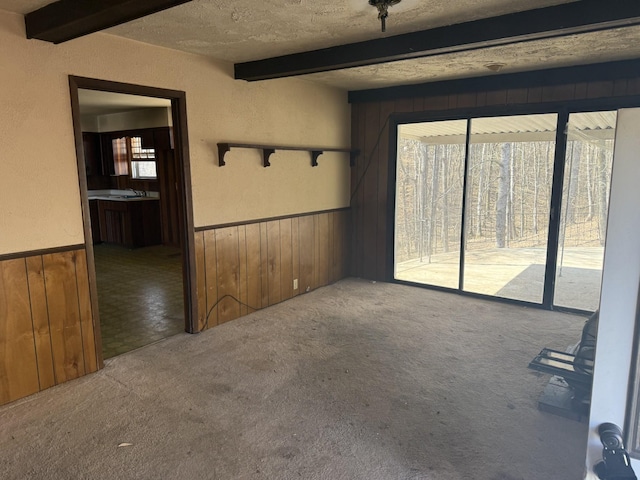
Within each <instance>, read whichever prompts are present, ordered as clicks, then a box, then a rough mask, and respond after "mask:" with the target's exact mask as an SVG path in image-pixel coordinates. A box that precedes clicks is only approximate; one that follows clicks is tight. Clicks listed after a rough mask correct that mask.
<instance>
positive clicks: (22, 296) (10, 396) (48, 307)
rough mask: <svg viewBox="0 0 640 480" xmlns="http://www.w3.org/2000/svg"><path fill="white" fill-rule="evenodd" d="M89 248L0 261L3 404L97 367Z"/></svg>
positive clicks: (0, 391) (0, 394)
mask: <svg viewBox="0 0 640 480" xmlns="http://www.w3.org/2000/svg"><path fill="white" fill-rule="evenodd" d="M97 348H99V346H98V345H96V332H95V329H94V323H93V314H92V310H91V299H90V292H89V274H88V270H87V257H86V252H85V250H84V249H73V250H65V251H59V252H58V251H55V252H51V253H31V254H25V256H24V257H23V258H17V259H11V260H4V261H0V404H4V403H7V402H11V401H13V400H16V399H18V398H22V397H24V396H27V395H30V394H32V393H35V392H37V391H39V390H43V389H46V388H49V387H52V386H54V385H57V384H60V383H63V382H65V381H67V380H71V379H74V378H77V377H79V376H81V375H85V374H87V373H90V372H95V371H96V370H97V369H98V366H99V365H98V355H97Z"/></svg>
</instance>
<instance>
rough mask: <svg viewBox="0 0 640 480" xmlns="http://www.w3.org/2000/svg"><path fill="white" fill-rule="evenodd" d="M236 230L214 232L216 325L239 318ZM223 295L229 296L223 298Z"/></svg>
mask: <svg viewBox="0 0 640 480" xmlns="http://www.w3.org/2000/svg"><path fill="white" fill-rule="evenodd" d="M238 228H239V227H227V228H221V229H219V230H216V250H217V256H216V259H217V262H218V266H217V274H218V299H219V302H220V303H219V304H218V324H221V323H224V322H228V321H230V320H235V319H236V318H238V317H239V316H240V304H239V303H238V300H239V299H240V259H239V248H238ZM225 295H229V296H228V297H226V298H224V297H225Z"/></svg>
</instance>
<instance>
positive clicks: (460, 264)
mask: <svg viewBox="0 0 640 480" xmlns="http://www.w3.org/2000/svg"><path fill="white" fill-rule="evenodd" d="M559 118H560V116H559V115H558V114H557V113H549V114H532V115H511V116H500V117H482V118H469V119H460V120H446V121H433V122H423V123H409V124H402V125H399V126H398V131H397V133H398V144H397V162H396V192H395V193H396V203H395V205H396V207H395V224H394V236H395V238H394V247H395V249H394V260H395V263H394V268H395V271H394V274H395V278H396V279H398V280H402V281H407V282H412V283H419V284H425V285H431V286H437V287H444V288H450V289H458V290H461V291H466V292H472V293H478V294H483V295H490V296H496V297H501V298H507V299H512V300H518V301H524V302H530V303H537V304H542V303H543V301H544V303H545V305H546V306H551V305H558V306H562V307H569V308H575V309H581V310H594V309H595V308H597V303H598V299H599V292H600V276H601V269H602V258H603V248H604V247H603V245H604V235H605V228H606V211H607V206H608V194H609V192H608V189H609V181H610V176H611V159H612V150H613V138H614V132H615V118H616V114H615V112H589V113H575V114H571V115H570V116H569V124H568V126H567V128H566V131H567V134H568V136H567V142H566V148H563V147H564V143H563V144H562V145H560V148H557V146H556V137H557V130H558V123H559ZM563 118H565V119H566V118H567V116H566V115H565V116H564V117H563ZM564 130H565V129H564V126H563V131H564ZM565 150H566V151H565ZM556 155H562V156H563V157H564V163H565V167H564V169H562V168H556V169H555V170H556V173H555V177H554V162H555V163H556V164H557V161H556V160H555V158H556ZM561 158H562V157H561ZM560 165H561V164H560ZM554 182H555V183H554ZM561 184H562V186H563V190H562V205H558V207H559V208H558V210H560V212H561V213H560V215H559V216H558V215H551V203H552V201H551V200H552V192H553V186H554V185H557V189H556V192H558V193H556V196H557V197H558V203H559V200H560V196H559V193H560V185H561ZM560 207H561V208H560ZM550 241H551V242H552V244H551V246H552V247H553V248H552V249H551V250H549V247H550V245H549V242H550ZM556 250H557V252H558V255H557V258H554V259H553V260H552V262H555V263H552V264H551V266H550V265H548V264H547V262H548V261H549V259H550V257H553V256H554V254H555V251H556ZM549 251H550V252H552V253H551V254H549ZM554 273H555V275H554ZM548 277H551V278H548ZM554 297H555V300H554Z"/></svg>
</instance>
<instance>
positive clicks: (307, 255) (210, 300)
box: [195, 210, 351, 330]
mask: <svg viewBox="0 0 640 480" xmlns="http://www.w3.org/2000/svg"><path fill="white" fill-rule="evenodd" d="M350 219H351V214H350V212H349V211H348V210H339V211H330V212H322V213H314V214H309V215H302V216H295V217H291V218H280V219H278V220H269V221H264V222H253V223H248V224H246V225H236V226H232V227H220V228H213V229H211V230H205V231H203V232H196V243H195V246H196V259H197V262H198V264H199V265H197V271H198V272H200V273H198V286H197V291H198V296H199V297H200V296H205V297H206V305H207V306H206V308H207V309H209V310H211V309H212V306H213V305H216V303H217V302H219V303H218V307H217V308H214V309H213V310H212V313H211V315H210V318H209V321H208V322H207V321H201V322H200V329H201V330H204V329H206V328H210V327H213V326H215V325H218V324H220V323H223V322H226V321H229V320H233V319H235V318H238V317H239V316H242V315H246V314H248V313H251V312H253V311H254V310H258V309H260V308H265V307H268V306H270V305H274V304H276V303H279V302H282V301H285V300H288V299H290V298H292V297H294V296H296V295H298V294H302V293H305V292H306V291H311V290H313V289H315V288H318V287H321V286H324V285H328V284H329V283H332V282H335V281H337V280H340V279H342V278H344V277H345V276H346V275H347V273H348V271H349V265H348V263H347V262H348V261H349V250H350V248H349V247H350V244H349V240H350V238H351V230H350ZM294 280H298V288H297V289H294V287H293V283H294ZM225 295H232V296H233V297H234V298H231V297H227V298H223V297H224V296H225ZM203 303H204V301H203V300H202V299H200V298H199V302H198V308H203V307H202V305H203ZM204 317H205V315H204V314H202V313H199V315H198V318H204Z"/></svg>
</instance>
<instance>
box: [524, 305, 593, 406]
mask: <svg viewBox="0 0 640 480" xmlns="http://www.w3.org/2000/svg"><path fill="white" fill-rule="evenodd" d="M598 318H599V312H598V311H596V312H595V313H594V314H593V315H591V317H589V319H588V320H587V321H586V323H585V324H584V327H583V329H582V337H581V338H580V343H579V344H578V345H577V347H576V348H575V349H574V352H575V353H571V352H561V351H558V350H553V349H551V348H543V349H542V350H541V351H540V353H539V354H538V355H536V357H535V358H534V359H533V360H531V362H530V363H529V368H531V369H533V370H537V371H539V372H543V373H549V374H551V375H555V376H557V377H562V379H563V380H564V382H566V384H567V386H568V388H569V389H570V390H571V391H570V392H568V393H567V396H569V397H570V398H569V402H570V407H571V409H573V410H574V411H576V412H580V413H583V414H584V413H586V411H588V409H589V402H590V399H591V385H592V383H593V365H594V362H593V361H594V358H595V348H596V334H597V331H598ZM552 381H553V379H552ZM556 383H557V382H556ZM551 384H552V382H550V386H552V385H551ZM556 387H558V386H557V385H556ZM556 389H557V388H556ZM542 403H543V401H542V400H541V402H540V404H541V405H542Z"/></svg>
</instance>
